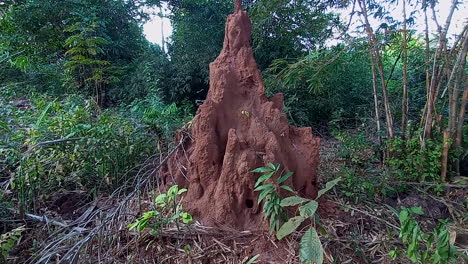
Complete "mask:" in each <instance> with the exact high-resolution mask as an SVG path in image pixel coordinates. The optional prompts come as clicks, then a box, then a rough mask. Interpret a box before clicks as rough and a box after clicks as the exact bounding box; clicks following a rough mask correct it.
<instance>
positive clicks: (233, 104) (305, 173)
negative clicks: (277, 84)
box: [161, 5, 319, 230]
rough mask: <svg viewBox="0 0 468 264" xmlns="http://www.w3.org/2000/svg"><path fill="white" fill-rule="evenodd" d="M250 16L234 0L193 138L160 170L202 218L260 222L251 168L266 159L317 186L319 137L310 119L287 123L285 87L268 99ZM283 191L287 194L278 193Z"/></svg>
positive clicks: (306, 192)
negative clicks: (184, 190) (252, 40)
mask: <svg viewBox="0 0 468 264" xmlns="http://www.w3.org/2000/svg"><path fill="white" fill-rule="evenodd" d="M251 31H252V24H251V21H250V19H249V17H248V15H247V12H246V11H244V10H242V9H241V8H240V6H239V5H236V8H235V12H234V13H233V14H231V15H229V16H228V18H227V23H226V30H225V37H224V45H223V49H222V51H221V54H220V55H219V56H218V58H217V59H216V60H215V61H214V62H212V63H211V64H210V88H209V91H208V95H207V98H206V100H205V101H204V103H203V105H201V106H200V108H199V109H198V111H197V114H196V115H195V117H194V119H193V121H192V125H191V128H190V129H191V138H190V139H189V140H187V141H186V142H185V143H184V145H183V148H179V149H178V150H177V151H176V152H174V153H173V154H172V156H171V157H170V158H169V160H168V162H167V165H166V167H165V168H163V170H162V174H161V175H162V178H163V181H164V182H166V184H167V185H170V184H173V182H174V181H175V183H176V184H178V185H179V186H183V187H186V188H188V192H187V194H186V196H185V198H184V209H185V210H187V211H189V212H190V213H192V214H193V216H194V218H195V219H196V220H198V221H200V222H201V223H202V224H204V225H209V226H225V227H232V228H236V229H239V230H249V229H258V228H262V227H264V226H265V225H264V224H263V220H262V212H261V205H259V204H258V203H257V199H258V193H256V192H254V184H255V182H256V180H257V179H258V177H259V175H258V174H255V173H252V172H251V170H252V169H254V168H257V167H261V166H264V165H265V164H267V163H268V162H273V163H280V164H281V166H282V168H284V169H285V170H286V171H292V172H294V175H293V177H291V178H290V179H288V181H286V184H288V185H290V186H293V187H294V189H295V190H297V191H298V192H299V193H300V194H301V195H303V196H305V197H308V198H314V197H315V196H316V194H317V167H318V164H319V139H318V138H317V137H314V136H313V135H312V129H311V128H310V127H303V128H298V127H294V126H291V125H289V123H288V120H287V116H286V114H285V113H283V95H282V94H276V95H275V96H273V97H272V98H271V99H270V100H269V99H268V98H267V97H266V95H265V87H264V84H263V80H262V77H261V74H260V71H259V70H258V67H257V64H256V62H255V59H254V55H253V50H252V47H251V45H250V37H251ZM282 194H283V195H291V194H287V193H286V191H285V193H282Z"/></svg>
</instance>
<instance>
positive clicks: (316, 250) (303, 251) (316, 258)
mask: <svg viewBox="0 0 468 264" xmlns="http://www.w3.org/2000/svg"><path fill="white" fill-rule="evenodd" d="M299 258H300V260H301V262H302V263H317V264H321V263H323V247H322V243H321V242H320V238H319V237H318V235H317V231H315V229H314V228H310V229H309V230H307V231H306V232H305V233H304V235H303V236H302V238H301V243H300V249H299Z"/></svg>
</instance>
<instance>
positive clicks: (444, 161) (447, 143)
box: [440, 130, 450, 182]
mask: <svg viewBox="0 0 468 264" xmlns="http://www.w3.org/2000/svg"><path fill="white" fill-rule="evenodd" d="M449 139H450V132H449V131H448V130H445V131H444V146H443V148H442V161H441V163H442V169H441V172H440V179H441V180H442V182H446V181H447V167H448V153H449V149H450V140H449Z"/></svg>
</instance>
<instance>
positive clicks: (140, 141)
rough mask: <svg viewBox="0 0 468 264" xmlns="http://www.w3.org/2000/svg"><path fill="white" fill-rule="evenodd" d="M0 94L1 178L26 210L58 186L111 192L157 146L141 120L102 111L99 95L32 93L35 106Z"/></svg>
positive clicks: (64, 188) (94, 191)
mask: <svg viewBox="0 0 468 264" xmlns="http://www.w3.org/2000/svg"><path fill="white" fill-rule="evenodd" d="M4 92H5V91H2V93H1V94H0V124H2V125H1V127H0V180H1V181H2V182H4V181H8V182H9V183H10V185H9V187H11V189H12V190H13V192H14V195H16V196H17V197H18V200H19V201H20V202H21V203H22V204H23V205H24V207H25V209H26V210H30V209H31V208H35V207H34V203H35V201H37V200H38V198H40V197H42V198H46V199H47V196H48V195H49V194H51V193H53V192H57V191H68V190H83V191H90V192H91V193H95V194H98V193H105V192H108V191H111V190H112V189H114V188H115V187H118V186H120V185H121V184H122V183H124V182H125V181H127V180H128V179H129V178H131V177H132V176H133V175H135V174H136V173H137V172H136V171H135V170H134V169H133V168H135V166H138V165H139V164H141V162H142V161H143V160H144V159H146V158H147V157H148V156H150V155H151V154H152V153H154V151H156V148H155V147H154V144H152V143H153V142H154V139H153V138H151V137H148V132H149V131H148V130H146V129H145V127H144V126H142V125H141V124H140V123H139V120H134V119H130V118H128V117H126V116H124V115H119V114H116V113H115V111H113V109H108V110H105V111H102V110H100V109H99V107H97V106H96V103H95V102H94V100H86V99H84V98H83V97H81V96H67V97H65V98H63V99H61V100H59V99H56V100H54V99H52V98H51V97H49V96H45V95H39V94H31V95H30V96H28V97H27V98H30V99H29V100H28V99H24V101H26V103H27V104H28V105H29V107H27V108H24V109H20V108H18V107H16V106H15V105H14V104H13V103H11V102H10V101H13V102H14V100H15V97H16V96H15V95H14V94H12V95H8V93H6V92H5V93H4Z"/></svg>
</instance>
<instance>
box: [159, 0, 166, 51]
mask: <svg viewBox="0 0 468 264" xmlns="http://www.w3.org/2000/svg"><path fill="white" fill-rule="evenodd" d="M159 14H160V15H159V17H160V18H161V48H162V51H163V53H166V41H165V39H164V15H163V10H162V6H160V7H159Z"/></svg>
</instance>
